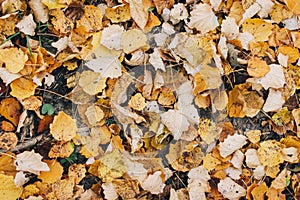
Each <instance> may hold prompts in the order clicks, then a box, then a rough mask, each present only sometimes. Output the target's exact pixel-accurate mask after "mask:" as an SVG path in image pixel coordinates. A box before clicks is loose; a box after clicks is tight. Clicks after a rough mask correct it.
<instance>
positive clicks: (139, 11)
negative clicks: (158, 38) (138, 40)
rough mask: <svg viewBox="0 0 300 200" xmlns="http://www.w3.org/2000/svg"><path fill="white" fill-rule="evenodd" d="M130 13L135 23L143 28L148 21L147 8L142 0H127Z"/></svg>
mask: <svg viewBox="0 0 300 200" xmlns="http://www.w3.org/2000/svg"><path fill="white" fill-rule="evenodd" d="M128 3H129V6H130V15H131V17H132V19H133V20H134V21H135V23H136V24H137V25H138V26H139V27H140V28H141V29H144V28H145V26H146V24H147V21H148V8H147V7H145V6H144V4H143V3H144V1H143V0H128Z"/></svg>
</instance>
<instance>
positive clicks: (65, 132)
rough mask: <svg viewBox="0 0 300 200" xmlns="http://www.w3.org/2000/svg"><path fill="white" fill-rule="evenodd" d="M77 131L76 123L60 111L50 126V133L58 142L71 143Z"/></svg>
mask: <svg viewBox="0 0 300 200" xmlns="http://www.w3.org/2000/svg"><path fill="white" fill-rule="evenodd" d="M76 131H77V126H76V122H75V120H74V119H72V118H71V117H70V116H69V115H67V114H66V113H64V112H63V111H60V112H59V113H58V115H56V116H55V117H54V120H53V123H52V124H51V125H50V133H51V135H52V136H53V137H54V139H56V140H58V141H70V140H71V139H72V138H73V137H75V135H76Z"/></svg>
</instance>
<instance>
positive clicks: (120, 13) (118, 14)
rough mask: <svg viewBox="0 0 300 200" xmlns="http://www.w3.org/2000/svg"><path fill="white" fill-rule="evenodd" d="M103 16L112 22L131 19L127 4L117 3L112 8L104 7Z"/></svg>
mask: <svg viewBox="0 0 300 200" xmlns="http://www.w3.org/2000/svg"><path fill="white" fill-rule="evenodd" d="M105 16H106V17H107V18H108V19H109V20H110V21H111V22H112V23H119V22H126V21H128V20H130V19H131V16H130V7H129V4H128V3H126V4H122V5H117V6H114V7H112V8H106V10H105Z"/></svg>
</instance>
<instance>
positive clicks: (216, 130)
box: [198, 118, 222, 144]
mask: <svg viewBox="0 0 300 200" xmlns="http://www.w3.org/2000/svg"><path fill="white" fill-rule="evenodd" d="M221 131H222V129H221V128H220V127H218V126H217V125H216V123H215V122H213V121H211V120H210V119H204V118H200V121H199V125H198V133H199V135H200V136H201V139H202V140H203V141H204V142H206V143H207V144H210V143H212V142H213V141H215V139H216V138H217V137H218V136H219V135H220V133H221Z"/></svg>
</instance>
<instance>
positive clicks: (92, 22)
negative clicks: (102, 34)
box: [76, 5, 103, 33]
mask: <svg viewBox="0 0 300 200" xmlns="http://www.w3.org/2000/svg"><path fill="white" fill-rule="evenodd" d="M102 15H103V14H102V11H101V9H100V8H97V7H95V6H93V5H86V6H85V7H84V15H83V16H82V17H81V18H80V20H77V21H76V26H77V28H81V29H83V30H84V31H85V32H87V33H93V32H96V31H99V30H101V29H102Z"/></svg>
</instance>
